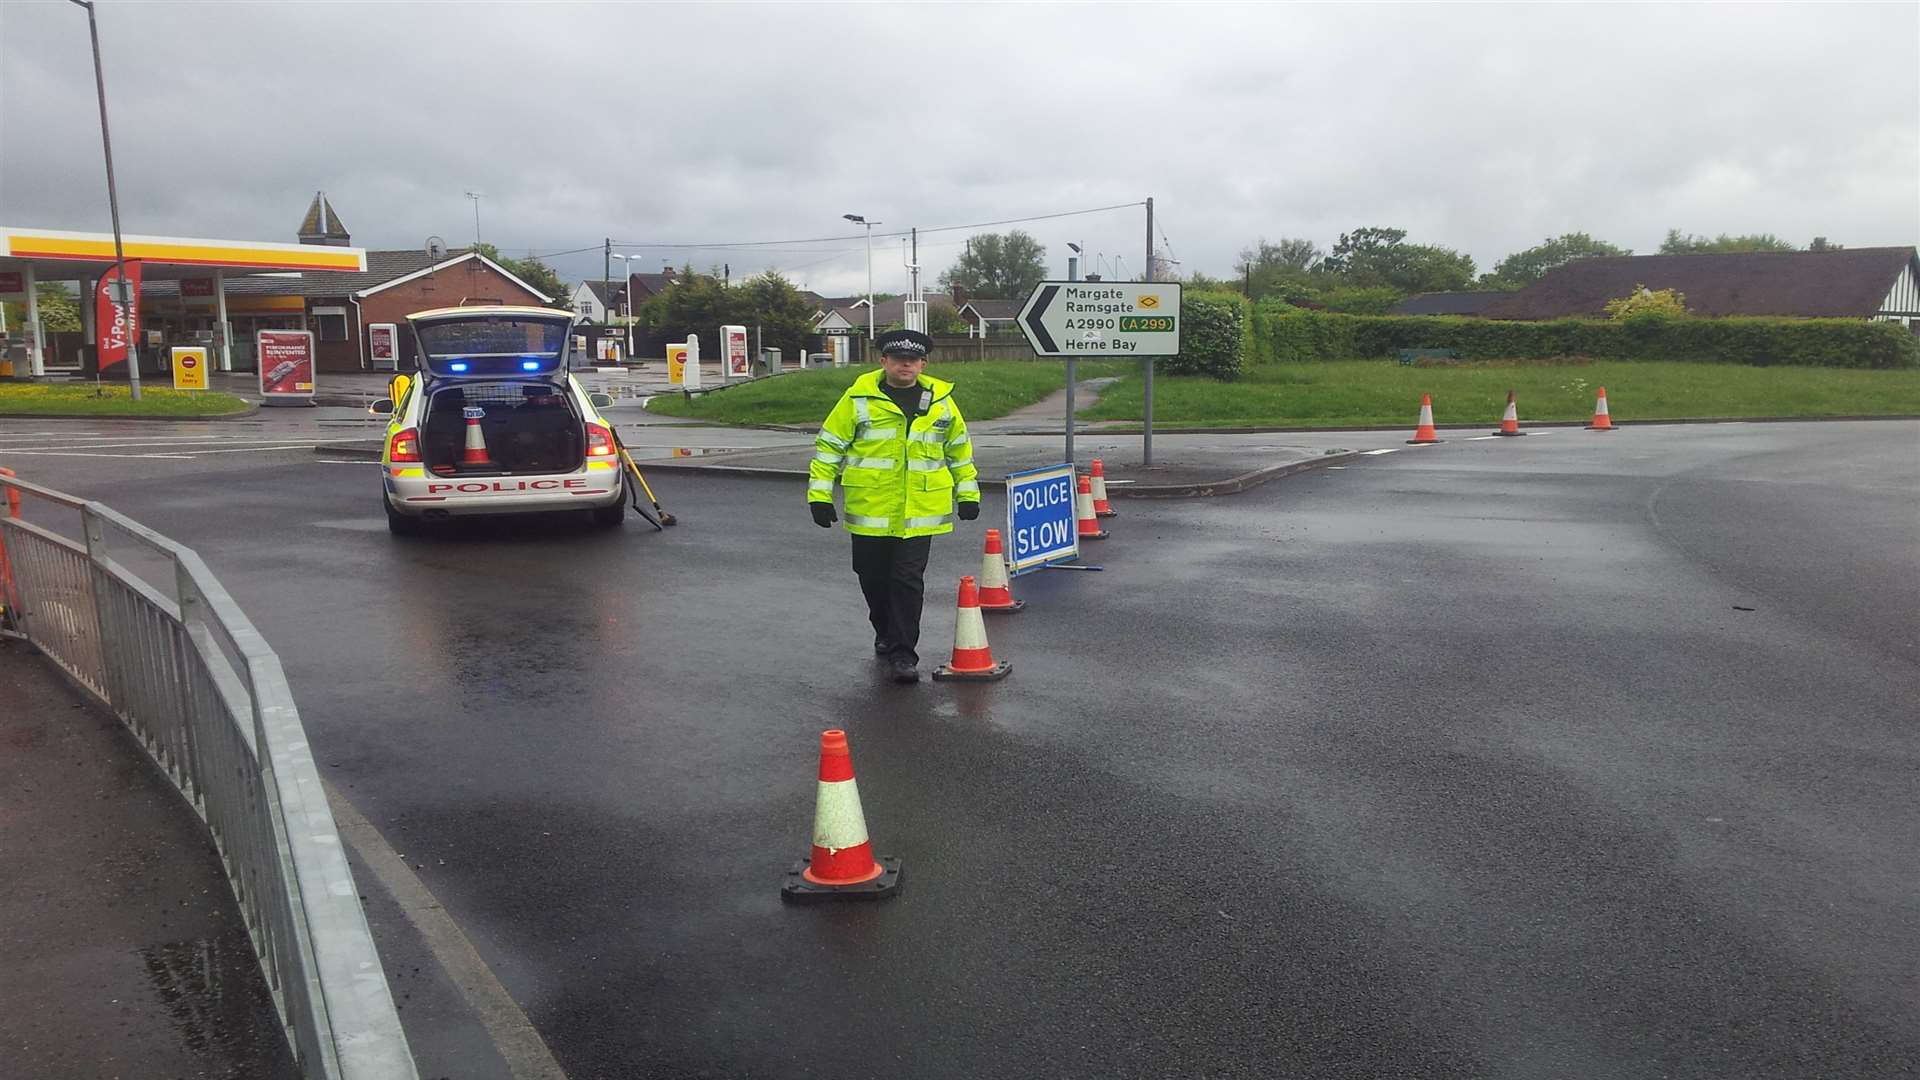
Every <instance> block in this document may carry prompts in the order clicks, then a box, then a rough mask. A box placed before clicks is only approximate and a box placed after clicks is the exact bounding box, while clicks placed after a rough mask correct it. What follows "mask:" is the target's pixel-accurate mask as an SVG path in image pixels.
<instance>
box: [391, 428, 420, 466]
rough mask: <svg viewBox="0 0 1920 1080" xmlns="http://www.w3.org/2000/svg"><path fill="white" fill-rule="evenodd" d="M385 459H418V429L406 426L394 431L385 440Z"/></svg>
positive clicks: (392, 460) (394, 460)
mask: <svg viewBox="0 0 1920 1080" xmlns="http://www.w3.org/2000/svg"><path fill="white" fill-rule="evenodd" d="M387 460H388V461H391V462H402V461H415V462H417V461H419V460H420V429H419V428H408V429H406V430H405V431H396V432H394V433H393V437H392V438H390V439H388V440H387Z"/></svg>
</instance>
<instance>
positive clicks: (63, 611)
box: [0, 470, 418, 1080]
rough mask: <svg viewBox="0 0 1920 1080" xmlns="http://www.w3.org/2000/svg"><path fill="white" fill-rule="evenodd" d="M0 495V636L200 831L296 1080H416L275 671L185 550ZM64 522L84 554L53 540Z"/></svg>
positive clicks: (72, 503) (88, 516)
mask: <svg viewBox="0 0 1920 1080" xmlns="http://www.w3.org/2000/svg"><path fill="white" fill-rule="evenodd" d="M0 488H3V489H5V494H6V496H7V498H6V503H5V506H6V509H5V511H4V514H3V515H0V605H4V609H5V611H4V616H3V617H4V619H5V620H6V621H5V623H4V624H0V628H5V629H10V630H11V631H13V632H14V633H17V634H20V635H23V636H24V637H26V638H27V640H29V641H31V642H32V643H33V644H34V645H36V646H38V647H39V648H40V650H41V651H42V652H44V653H46V655H47V656H48V657H50V658H51V659H52V660H53V661H54V662H55V663H57V664H59V665H60V666H61V667H62V668H63V669H65V670H66V672H67V674H69V675H71V676H72V677H73V678H74V680H76V681H77V682H79V683H80V685H82V686H84V687H86V688H87V689H88V690H90V691H92V692H93V693H94V694H95V695H96V696H98V697H99V698H100V700H101V701H103V702H104V703H105V704H106V705H107V707H108V708H110V709H111V710H112V711H113V712H114V714H115V715H116V716H118V717H119V718H120V719H121V720H122V721H123V722H125V723H126V725H127V727H128V729H129V730H131V731H132V732H133V734H134V736H135V737H136V738H137V739H138V740H139V741H140V744H141V745H142V746H143V747H145V749H146V750H147V752H148V754H150V755H151V756H152V758H153V760H154V762H155V764H157V765H158V766H159V767H160V769H161V771H162V772H164V773H165V774H166V776H167V779H169V780H170V781H172V782H173V785H174V787H176V788H178V789H179V791H180V794H181V795H182V796H183V797H184V798H185V799H186V800H187V802H188V804H189V805H191V806H192V807H193V809H194V812H195V813H197V814H199V815H200V818H201V820H202V821H204V822H205V823H206V826H207V831H208V833H209V834H210V835H211V836H212V839H213V843H214V846H215V848H216V849H218V851H219V853H220V857H221V860H222V862H223V863H224V864H225V867H226V874H227V882H228V884H229V885H230V886H231V887H232V889H233V895H234V899H235V900H237V901H238V902H239V906H240V911H241V914H242V915H243V916H244V918H245V920H246V924H247V930H248V932H249V934H250V935H251V936H252V939H253V948H254V953H255V955H256V956H257V957H258V958H259V960H260V970H261V972H262V973H263V974H264V975H265V976H266V981H267V987H268V988H269V989H270V990H271V991H272V992H273V1000H274V1004H275V1006H276V1007H277V1008H278V1009H279V1012H280V1019H281V1021H282V1023H283V1024H284V1025H285V1028H286V1032H287V1038H288V1041H289V1042H290V1043H291V1044H292V1047H293V1051H294V1055H295V1057H296V1059H297V1060H298V1062H299V1065H300V1069H301V1072H302V1074H303V1075H304V1076H307V1077H311V1078H326V1080H417V1076H418V1074H417V1072H416V1071H415V1068H414V1063H413V1058H412V1056H411V1054H410V1053H409V1051H408V1049H407V1039H406V1035H405V1033H404V1032H403V1031H402V1030H401V1027H400V1018H399V1014H398V1013H397V1012H396V1011H395V1010H394V1005H393V994H392V991H391V990H390V989H389V987H388V985H387V979H386V973H385V971H384V970H383V969H382V968H381V966H380V957H379V954H378V953H377V952H376V951H375V949H374V945H373V935H372V933H371V932H370V931H369V930H368V928H367V918H366V913H365V912H364V911H363V910H362V909H361V907H360V900H359V895H360V894H359V892H358V891H357V890H356V889H355V887H354V883H353V874H352V871H351V870H350V869H349V867H348V865H347V857H346V852H345V850H344V849H343V848H342V847H341V843H340V835H339V833H338V831H337V830H336V829H335V828H334V822H333V813H332V811H331V810H330V809H329V808H328V806H327V796H326V792H325V790H324V789H323V788H322V786H321V782H320V774H319V772H318V771H317V770H316V769H315V768H314V764H313V755H312V752H311V750H310V749H309V747H308V744H307V735H306V731H305V729H304V728H303V727H302V726H301V723H300V714H299V711H298V710H297V709H295V708H294V704H293V694H292V692H291V691H290V690H289V689H288V686H287V680H286V676H285V674H284V673H283V672H282V671H281V669H280V658H279V657H278V656H276V655H275V654H274V652H273V650H272V649H271V648H269V647H268V646H267V643H266V641H265V640H264V639H263V638H261V636H260V634H259V632H258V631H256V630H255V629H254V628H253V624H252V623H251V622H250V621H248V619H247V617H246V615H245V614H244V613H243V612H241V610H240V607H239V605H237V604H236V603H234V600H233V598H232V597H231V596H229V595H228V594H227V591H226V590H225V589H224V588H222V587H221V586H220V583H219V582H218V581H217V580H215V579H214V576H213V574H212V573H211V572H209V571H208V570H207V567H206V564H205V563H203V562H201V561H200V556H198V555H196V554H195V553H194V552H193V551H192V550H191V549H188V548H185V547H182V546H181V545H179V544H176V543H174V542H173V541H171V540H169V539H167V538H166V537H164V536H161V535H160V534H158V533H156V532H154V531H152V530H151V529H148V528H147V527H145V526H143V525H141V524H139V523H138V522H136V521H132V520H130V519H128V518H126V517H124V516H122V515H120V514H118V513H115V512H114V511H112V510H110V509H108V508H107V507H105V506H102V505H101V504H99V503H97V502H89V501H86V500H83V499H78V498H75V497H73V496H71V495H66V494H63V493H61V492H58V491H54V490H52V489H50V488H44V487H41V486H39V485H37V484H31V483H27V482H25V481H22V480H19V479H16V478H14V477H13V476H12V475H11V474H10V473H8V472H7V471H6V470H0ZM22 494H24V495H26V496H28V499H27V500H26V501H25V505H24V506H23V505H22V500H21V498H20V496H21V495H22ZM64 511H77V512H78V515H79V520H78V522H77V524H78V525H79V527H80V535H81V537H82V539H78V540H76V539H73V538H70V537H68V536H65V535H62V534H61V532H60V531H59V530H58V529H57V528H56V527H54V526H52V525H50V524H48V523H46V522H47V519H50V518H52V517H57V516H60V515H62V514H63V513H64ZM29 518H34V519H36V520H29Z"/></svg>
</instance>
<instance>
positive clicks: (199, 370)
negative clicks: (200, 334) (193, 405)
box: [173, 345, 207, 390]
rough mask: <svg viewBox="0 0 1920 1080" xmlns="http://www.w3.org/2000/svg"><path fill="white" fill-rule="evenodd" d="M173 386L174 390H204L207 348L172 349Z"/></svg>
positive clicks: (205, 386)
mask: <svg viewBox="0 0 1920 1080" xmlns="http://www.w3.org/2000/svg"><path fill="white" fill-rule="evenodd" d="M173 388H174V389H175V390H205V389H206V388H207V350H206V349H204V348H191V349H186V348H181V347H179V346H177V345H176V346H174V349H173Z"/></svg>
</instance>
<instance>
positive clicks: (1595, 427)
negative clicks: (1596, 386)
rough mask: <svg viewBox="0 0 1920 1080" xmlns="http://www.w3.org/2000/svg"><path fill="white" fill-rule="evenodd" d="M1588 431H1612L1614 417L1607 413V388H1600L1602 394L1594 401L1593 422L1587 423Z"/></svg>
mask: <svg viewBox="0 0 1920 1080" xmlns="http://www.w3.org/2000/svg"><path fill="white" fill-rule="evenodd" d="M1587 430H1588V431H1612V430H1613V417H1612V416H1610V415H1608V413H1607V388H1606V387H1604V386H1603V387H1601V388H1600V396H1599V397H1597V398H1595V399H1594V402H1593V423H1591V424H1588V425H1587Z"/></svg>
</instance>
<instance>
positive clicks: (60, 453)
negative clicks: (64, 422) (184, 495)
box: [0, 448, 193, 461]
mask: <svg viewBox="0 0 1920 1080" xmlns="http://www.w3.org/2000/svg"><path fill="white" fill-rule="evenodd" d="M7 454H19V455H20V456H21V457H100V458H149V459H152V460H155V461H159V460H163V459H164V460H167V461H192V460H193V458H192V457H191V456H190V455H187V454H84V453H81V452H79V451H77V450H11V449H4V448H0V457H3V456H5V455H7Z"/></svg>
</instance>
